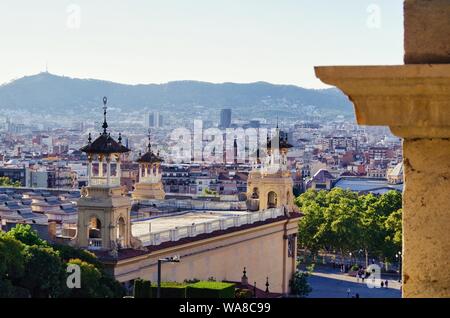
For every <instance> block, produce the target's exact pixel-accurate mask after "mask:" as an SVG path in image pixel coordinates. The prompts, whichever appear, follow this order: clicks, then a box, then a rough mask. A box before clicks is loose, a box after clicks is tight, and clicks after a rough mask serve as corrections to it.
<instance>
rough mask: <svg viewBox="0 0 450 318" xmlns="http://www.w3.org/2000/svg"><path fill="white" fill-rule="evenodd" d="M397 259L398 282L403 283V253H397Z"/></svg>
mask: <svg viewBox="0 0 450 318" xmlns="http://www.w3.org/2000/svg"><path fill="white" fill-rule="evenodd" d="M395 257H396V258H397V261H398V282H399V283H400V282H401V281H402V252H397V254H395Z"/></svg>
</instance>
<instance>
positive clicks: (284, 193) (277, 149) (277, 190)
mask: <svg viewBox="0 0 450 318" xmlns="http://www.w3.org/2000/svg"><path fill="white" fill-rule="evenodd" d="M289 148H292V145H291V144H289V143H288V140H287V134H286V133H284V132H282V131H280V130H279V128H278V125H277V129H276V131H275V136H274V137H273V138H272V139H270V138H269V136H268V137H267V155H266V157H265V158H263V160H261V161H260V159H259V152H258V159H257V161H256V162H255V164H254V167H253V170H252V171H251V172H250V174H249V177H248V182H247V198H248V200H247V206H248V208H249V209H250V210H252V211H258V210H265V209H270V208H278V207H281V206H284V207H286V208H287V209H288V211H289V212H292V211H294V210H296V207H295V206H294V195H293V192H292V191H293V190H292V189H293V185H294V184H293V181H292V177H291V172H290V171H289V170H288V168H287V153H288V150H289Z"/></svg>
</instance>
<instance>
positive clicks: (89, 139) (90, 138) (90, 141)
mask: <svg viewBox="0 0 450 318" xmlns="http://www.w3.org/2000/svg"><path fill="white" fill-rule="evenodd" d="M88 143H89V144H91V143H92V136H91V133H89V137H88Z"/></svg>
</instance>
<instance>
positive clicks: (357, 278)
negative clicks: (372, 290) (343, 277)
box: [356, 273, 359, 283]
mask: <svg viewBox="0 0 450 318" xmlns="http://www.w3.org/2000/svg"><path fill="white" fill-rule="evenodd" d="M356 282H357V283H359V273H356Z"/></svg>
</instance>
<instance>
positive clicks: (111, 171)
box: [76, 97, 131, 251]
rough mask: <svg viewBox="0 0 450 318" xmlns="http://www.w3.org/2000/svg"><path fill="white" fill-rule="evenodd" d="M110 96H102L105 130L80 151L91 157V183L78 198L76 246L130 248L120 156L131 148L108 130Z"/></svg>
mask: <svg viewBox="0 0 450 318" xmlns="http://www.w3.org/2000/svg"><path fill="white" fill-rule="evenodd" d="M106 103H107V98H106V97H104V98H103V116H104V121H103V125H102V128H103V132H101V133H100V136H98V138H97V139H95V140H94V141H92V137H91V134H89V139H88V141H89V142H88V144H87V145H86V146H84V147H83V148H81V149H80V150H81V151H83V152H85V153H86V154H87V157H88V182H89V184H88V186H87V187H85V188H83V190H82V195H81V198H80V200H79V201H78V226H77V237H76V245H77V246H79V247H83V248H88V249H92V250H112V251H117V249H118V248H127V247H131V219H130V210H131V200H130V199H129V198H128V197H126V196H124V195H123V190H122V188H121V186H120V156H121V155H122V154H124V153H127V152H129V151H130V150H129V149H128V148H127V147H125V146H123V145H122V137H121V135H120V134H119V138H118V141H115V140H114V139H113V138H112V137H111V135H110V133H108V131H107V128H108V124H107V122H106V110H107V107H106Z"/></svg>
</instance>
